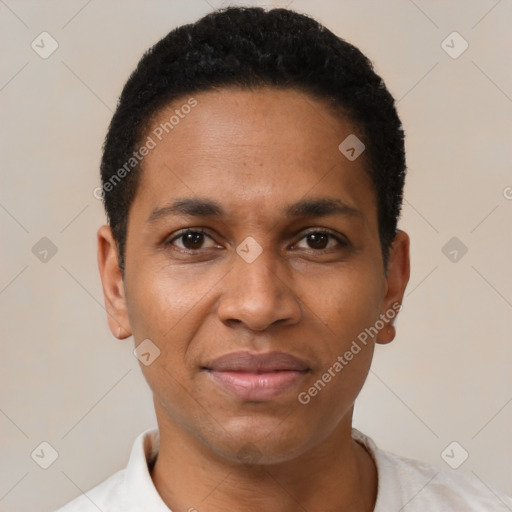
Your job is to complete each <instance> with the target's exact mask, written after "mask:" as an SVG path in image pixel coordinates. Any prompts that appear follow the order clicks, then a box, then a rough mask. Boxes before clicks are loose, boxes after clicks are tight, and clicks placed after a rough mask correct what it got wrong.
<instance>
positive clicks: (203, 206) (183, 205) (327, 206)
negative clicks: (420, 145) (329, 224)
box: [147, 197, 364, 223]
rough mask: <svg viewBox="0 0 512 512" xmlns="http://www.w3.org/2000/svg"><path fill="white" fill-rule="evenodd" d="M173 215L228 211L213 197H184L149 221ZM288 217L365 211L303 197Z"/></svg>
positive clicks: (217, 214) (336, 201) (212, 214)
mask: <svg viewBox="0 0 512 512" xmlns="http://www.w3.org/2000/svg"><path fill="white" fill-rule="evenodd" d="M172 215H187V216H190V217H217V218H220V217H226V216H227V214H226V211H225V210H224V209H223V208H222V206H221V205H220V204H219V203H218V202H216V201H213V200H211V199H194V198H183V199H176V200H175V201H174V202H173V203H171V204H168V205H165V206H162V207H157V208H155V209H154V210H153V211H152V212H151V214H150V215H149V217H148V220H147V222H149V223H153V222H156V221H157V220H159V219H161V218H163V217H168V216H172ZM284 215H285V217H287V218H298V217H326V216H328V215H343V216H346V217H360V218H363V217H364V215H363V213H362V212H361V211H360V210H358V209H357V208H354V207H352V206H349V205H348V204H346V203H344V202H343V201H342V200H341V199H335V198H330V197H319V198H315V199H302V200H300V201H298V202H296V203H294V204H292V205H289V206H287V207H286V208H285V210H284Z"/></svg>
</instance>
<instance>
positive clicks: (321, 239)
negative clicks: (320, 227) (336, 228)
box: [309, 233, 328, 249]
mask: <svg viewBox="0 0 512 512" xmlns="http://www.w3.org/2000/svg"><path fill="white" fill-rule="evenodd" d="M327 236H328V235H326V234H325V233H311V234H310V235H309V242H310V245H311V244H312V245H313V246H314V248H315V249H325V247H326V245H327Z"/></svg>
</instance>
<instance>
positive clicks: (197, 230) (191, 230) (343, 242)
mask: <svg viewBox="0 0 512 512" xmlns="http://www.w3.org/2000/svg"><path fill="white" fill-rule="evenodd" d="M190 233H193V234H201V235H204V236H207V237H208V238H210V239H212V237H211V236H210V235H209V234H208V233H207V232H206V231H205V230H204V229H203V228H187V229H184V230H182V231H180V232H178V233H177V234H176V235H175V236H174V237H173V238H172V239H171V240H169V241H168V242H166V243H165V245H166V246H173V242H174V241H176V240H179V239H180V238H182V237H184V236H185V235H188V234H190ZM316 233H319V234H322V235H328V236H329V237H330V238H333V239H334V240H336V242H337V243H338V245H339V246H340V248H342V249H343V248H346V247H348V246H349V243H348V241H346V240H344V239H343V238H342V237H340V236H339V235H337V234H334V233H333V232H331V231H330V230H328V229H325V228H323V229H311V230H309V231H306V232H305V233H304V235H303V236H302V237H301V238H300V239H299V242H300V241H301V240H303V239H304V238H306V237H307V236H308V235H312V234H316ZM174 248H175V249H176V250H178V251H181V252H184V253H187V254H197V253H198V252H199V251H201V250H202V249H185V248H182V247H176V246H174ZM309 250H310V251H312V252H315V253H322V252H324V251H329V250H332V247H331V248H328V249H312V248H310V249H309Z"/></svg>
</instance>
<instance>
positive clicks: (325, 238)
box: [299, 231, 347, 251]
mask: <svg viewBox="0 0 512 512" xmlns="http://www.w3.org/2000/svg"><path fill="white" fill-rule="evenodd" d="M303 241H305V242H306V244H307V245H306V246H304V245H303V246H302V247H301V246H300V244H303V243H304V242H303ZM346 245H347V244H346V242H344V241H343V240H342V239H341V238H338V237H337V236H334V235H332V234H331V233H329V232H327V231H314V232H310V233H307V234H306V235H305V236H304V237H303V238H302V239H301V240H300V242H299V248H300V249H314V250H317V251H322V250H324V249H333V248H335V247H336V246H338V247H340V248H343V247H345V246H346Z"/></svg>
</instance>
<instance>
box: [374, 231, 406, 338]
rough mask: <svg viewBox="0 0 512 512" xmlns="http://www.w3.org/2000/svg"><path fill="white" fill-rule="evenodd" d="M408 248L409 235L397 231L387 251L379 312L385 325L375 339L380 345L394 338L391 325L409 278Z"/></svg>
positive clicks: (394, 330) (393, 328)
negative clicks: (387, 258) (387, 259)
mask: <svg viewBox="0 0 512 512" xmlns="http://www.w3.org/2000/svg"><path fill="white" fill-rule="evenodd" d="M409 246H410V239H409V235H407V233H406V232H405V231H400V230H398V231H397V233H396V235H395V238H394V240H393V244H392V246H391V248H390V251H389V262H388V272H387V277H386V292H385V295H384V299H383V301H382V310H381V318H383V316H384V317H385V319H386V325H385V326H384V327H383V328H382V329H381V330H380V331H379V334H378V335H377V339H376V342H377V343H380V344H386V343H390V342H391V341H393V339H394V338H395V336H396V328H395V326H394V325H393V323H394V319H395V317H396V315H397V314H398V311H399V310H400V309H401V305H402V301H403V298H404V293H405V288H406V286H407V283H408V282H409V277H410V259H409Z"/></svg>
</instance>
